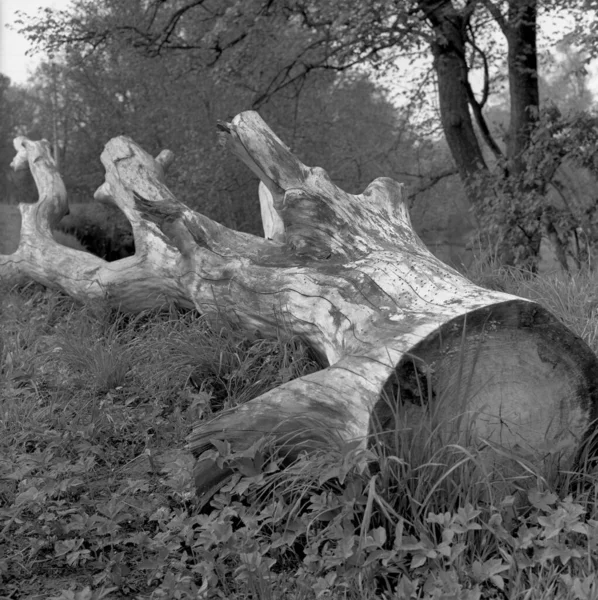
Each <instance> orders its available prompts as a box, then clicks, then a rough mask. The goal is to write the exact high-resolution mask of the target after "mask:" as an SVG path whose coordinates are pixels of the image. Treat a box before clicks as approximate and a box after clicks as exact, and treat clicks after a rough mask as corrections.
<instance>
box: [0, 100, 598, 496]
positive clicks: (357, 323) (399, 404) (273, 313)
mask: <svg viewBox="0 0 598 600" xmlns="http://www.w3.org/2000/svg"><path fill="white" fill-rule="evenodd" d="M220 128H221V130H222V132H223V135H224V137H225V138H226V140H227V143H228V145H229V147H230V148H231V150H232V151H233V152H234V153H235V154H236V155H237V156H238V157H239V158H240V159H241V160H243V161H244V162H245V163H246V164H247V166H248V167H249V168H250V169H252V171H253V172H254V173H255V174H256V175H258V177H259V178H260V180H261V182H262V184H263V185H262V190H261V193H260V202H261V203H262V210H263V214H266V215H269V217H268V218H267V224H266V232H265V233H266V238H269V239H261V238H257V237H255V236H252V235H248V234H244V233H239V232H236V231H232V230H229V229H227V228H225V227H223V226H221V225H219V224H218V223H215V222H213V221H211V220H210V219H208V218H206V217H205V216H203V215H201V214H199V213H196V212H193V211H192V210H190V209H189V208H187V207H186V206H185V205H183V204H182V203H180V202H178V201H177V200H176V199H175V198H174V197H173V195H172V194H171V193H170V191H169V190H168V188H167V187H166V186H165V184H164V173H163V169H164V167H165V166H167V164H168V163H169V162H170V160H171V158H172V157H171V155H170V154H168V153H167V152H163V153H162V154H161V155H160V156H159V157H158V158H157V159H155V160H154V159H153V158H152V157H151V156H149V155H148V154H147V153H145V152H144V151H143V150H142V149H141V148H140V147H139V146H137V145H136V144H135V143H134V142H133V141H132V140H130V139H128V138H125V137H119V138H115V139H113V140H111V141H110V142H109V143H108V144H107V146H106V148H105V150H104V152H103V154H102V162H103V164H104V166H105V168H106V181H105V183H104V184H103V185H102V186H101V187H100V188H99V190H98V191H97V192H96V198H97V199H100V200H107V199H110V200H112V201H114V202H116V204H117V205H118V206H119V207H120V208H121V209H122V210H123V212H124V213H125V215H126V216H127V217H128V218H129V220H130V221H131V225H132V228H133V232H134V236H135V248H136V253H135V255H134V256H132V257H128V258H125V259H122V260H119V261H114V262H111V263H107V262H105V261H103V260H101V259H99V258H97V257H95V256H92V255H90V254H87V253H83V252H78V251H74V250H70V249H68V248H64V247H62V246H60V245H59V244H57V243H56V242H55V241H54V240H53V238H52V236H51V227H52V224H55V223H56V222H57V221H58V220H59V219H60V218H61V216H62V215H63V214H64V212H65V211H66V210H67V202H66V194H65V189H64V186H63V184H62V181H61V178H60V175H59V174H58V172H57V170H56V168H55V165H54V162H53V159H52V157H51V153H50V148H49V145H48V144H47V142H30V141H28V140H25V139H23V138H19V139H18V140H17V141H16V146H17V148H18V154H17V157H16V159H15V161H14V165H15V166H16V167H19V166H23V165H24V164H25V163H28V164H29V168H30V169H31V171H32V173H33V175H34V178H35V181H36V183H37V185H38V188H39V190H40V198H39V200H38V202H37V203H36V204H33V205H29V206H27V205H21V207H20V209H21V213H22V230H21V240H20V243H19V247H18V248H17V250H16V251H15V252H14V253H13V254H11V255H4V256H0V276H2V277H8V276H11V275H14V274H26V275H27V276H30V277H33V278H34V279H36V280H38V281H41V282H42V283H44V284H47V285H52V286H54V287H58V288H60V289H62V290H64V291H66V292H67V293H69V294H71V295H72V296H75V297H77V298H80V299H86V298H103V299H105V300H106V301H108V302H110V303H111V304H112V305H114V306H117V307H119V308H121V309H123V310H129V311H137V310H141V309H143V308H148V307H150V306H159V305H161V304H164V303H168V302H176V303H178V304H183V305H185V306H194V307H196V308H197V309H198V310H199V311H201V312H202V313H213V314H220V315H222V314H224V315H227V316H228V317H229V318H230V319H232V320H233V321H234V322H235V323H237V324H238V325H239V326H241V327H243V328H245V329H246V330H249V331H255V330H259V331H260V332H261V334H262V335H276V334H277V332H278V331H279V330H280V329H281V328H283V329H285V330H286V331H288V332H289V333H291V334H295V335H299V336H301V337H302V338H303V339H304V340H305V341H306V342H307V343H308V344H310V345H311V346H312V347H313V348H314V350H315V351H316V352H318V354H319V355H320V357H321V358H322V360H323V362H324V363H325V364H326V365H327V367H326V368H325V369H323V370H322V371H319V372H317V373H314V374H311V375H308V376H305V377H302V378H300V379H296V380H294V381H291V382H289V383H287V384H285V385H282V386H280V387H279V388H277V389H276V390H273V391H270V392H268V393H266V394H264V395H262V396H260V397H259V398H256V399H254V400H252V401H250V402H248V403H247V404H245V405H243V406H240V407H237V408H236V409H235V410H232V411H229V412H226V413H223V414H221V415H219V416H218V417H217V418H215V419H214V420H212V421H209V422H207V423H199V424H198V425H197V427H196V428H195V430H194V432H193V434H192V435H191V436H190V438H189V446H190V448H191V449H192V450H193V452H194V453H195V454H196V456H198V457H199V461H198V464H197V468H196V484H197V488H198V491H199V493H200V494H203V495H204V496H206V495H209V494H210V493H211V492H212V491H213V490H214V489H215V487H217V486H218V485H219V484H220V483H221V482H222V481H223V480H225V479H226V477H227V476H228V475H229V474H230V471H229V470H228V468H227V467H226V465H223V464H222V463H221V462H219V461H218V460H215V459H214V456H213V454H212V453H210V452H209V451H210V450H211V449H213V448H214V445H215V444H216V445H218V440H224V441H227V442H228V443H229V444H230V445H231V448H232V449H233V450H234V451H242V450H244V449H247V448H248V447H250V446H251V445H252V444H253V443H254V442H256V441H257V440H259V439H260V438H261V437H262V436H264V435H267V436H271V437H272V438H273V443H274V444H275V445H278V446H282V447H284V448H285V449H286V450H287V451H288V452H289V453H290V454H294V453H296V452H298V451H300V450H301V449H304V448H313V447H314V446H317V445H318V444H324V445H325V444H328V443H330V439H331V437H333V436H337V437H338V438H339V439H342V440H345V441H349V440H357V441H358V442H359V443H361V444H367V443H369V442H370V441H371V440H372V439H373V436H374V434H376V433H377V432H380V431H382V432H393V431H394V432H396V431H404V432H407V434H406V435H415V434H414V433H413V432H416V431H421V427H422V423H428V424H429V426H430V427H431V428H434V429H440V430H442V431H446V434H447V437H446V439H447V443H449V442H450V440H451V439H454V440H456V441H460V442H461V443H464V442H463V440H464V439H465V438H466V437H468V439H469V440H470V442H471V440H474V441H473V442H472V443H478V444H482V445H483V444H486V445H487V446H500V447H501V448H506V449H507V451H508V452H522V453H524V454H525V455H526V457H527V458H529V459H530V460H532V461H534V462H535V463H537V464H542V463H544V462H546V461H547V460H550V461H552V462H555V461H556V463H557V465H558V466H561V467H564V468H571V467H572V466H574V465H575V464H576V461H579V459H580V456H581V454H580V452H581V450H580V448H582V447H583V445H584V444H583V441H584V440H586V439H589V438H588V436H589V435H590V433H591V430H592V426H591V424H592V422H593V421H594V419H595V418H596V416H598V415H597V400H598V391H597V390H598V359H597V358H596V357H595V356H594V354H593V353H592V352H591V351H590V349H589V348H588V347H587V346H586V345H585V343H584V342H583V341H582V340H581V339H579V338H578V337H576V336H575V335H574V334H572V333H571V332H570V331H569V330H568V329H567V328H566V327H565V326H564V325H562V324H561V323H559V322H558V321H557V320H556V319H555V318H554V317H553V316H551V315H550V314H549V313H548V312H547V311H546V310H545V309H543V308H542V307H541V306H539V305H537V304H535V303H533V302H531V301H528V300H524V299H522V298H517V297H514V296H511V295H508V294H503V293H499V292H493V291H489V290H485V289H483V288H480V287H478V286H476V285H474V284H473V283H471V282H470V281H468V280H467V279H465V278H464V277H463V276H461V275H460V274H459V273H457V272H456V271H454V270H453V269H451V268H450V267H448V266H446V265H444V264H443V263H441V262H440V261H439V260H438V259H436V258H435V257H434V256H433V255H432V254H431V253H430V252H429V251H428V250H427V249H426V248H425V246H424V245H423V243H422V242H421V240H420V239H419V238H418V236H417V235H416V234H415V233H414V231H413V229H412V227H411V223H410V219H409V214H408V212H407V209H406V206H405V203H404V201H403V191H402V186H401V185H400V184H398V183H397V182H395V181H393V180H391V179H388V178H381V179H376V180H375V181H374V182H372V183H371V184H370V185H369V186H368V187H367V189H366V190H365V191H364V192H363V193H362V194H359V195H352V194H347V193H345V192H343V191H342V190H340V189H339V188H338V187H336V186H335V185H334V184H333V183H332V181H331V180H330V179H329V177H328V176H327V174H326V172H325V171H323V170H322V169H319V168H309V167H307V166H305V165H304V164H302V163H301V162H300V161H299V160H298V159H297V158H296V157H295V156H294V155H293V154H291V152H290V151H289V150H288V148H287V147H286V146H285V145H284V144H283V143H282V142H281V141H280V140H279V139H278V138H277V137H276V136H275V135H274V133H272V131H271V130H270V129H269V128H268V127H267V125H266V124H265V123H264V122H263V121H262V120H261V119H260V117H259V116H258V115H257V114H256V113H253V112H247V113H241V114H240V115H238V116H237V117H235V118H234V119H233V121H232V122H231V123H228V124H221V125H220ZM409 432H411V434H409ZM451 436H453V437H451ZM475 440H477V442H475ZM416 441H417V440H416ZM419 441H420V442H422V443H424V442H425V440H419ZM555 448H558V452H556V451H555ZM206 452H207V454H205V453H206Z"/></svg>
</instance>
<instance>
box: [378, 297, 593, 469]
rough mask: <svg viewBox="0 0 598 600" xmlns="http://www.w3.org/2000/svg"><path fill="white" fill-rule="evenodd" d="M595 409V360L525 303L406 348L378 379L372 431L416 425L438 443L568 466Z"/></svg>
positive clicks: (413, 430)
mask: <svg viewBox="0 0 598 600" xmlns="http://www.w3.org/2000/svg"><path fill="white" fill-rule="evenodd" d="M597 404H598V359H597V358H596V356H595V355H594V354H593V353H592V352H591V350H590V349H589V348H588V347H587V346H586V344H584V343H583V341H582V340H580V339H579V338H578V337H577V336H575V335H574V334H573V333H571V331H569V330H568V329H567V328H566V327H565V326H564V325H562V324H561V323H560V322H559V321H557V320H556V319H555V318H554V317H553V316H552V315H551V314H550V313H549V312H548V311H546V310H545V309H543V308H542V307H540V306H538V305H536V304H534V303H531V302H526V301H523V300H513V301H509V302H505V303H503V304H498V305H493V306H490V307H487V308H484V309H479V310H477V311H474V312H472V313H469V314H468V315H466V316H465V317H459V318H458V319H455V320H453V321H452V322H449V323H447V324H446V325H444V326H443V327H441V328H440V329H439V330H438V331H437V332H435V333H434V334H432V335H430V336H428V337H427V338H426V339H424V340H423V341H422V342H421V343H420V344H418V345H417V346H416V347H415V348H413V349H412V350H411V351H410V352H409V353H408V354H407V355H406V356H405V357H404V358H403V359H402V360H401V361H400V363H399V365H398V366H397V369H396V370H395V372H394V373H393V374H392V375H391V377H390V378H389V379H388V381H387V382H386V384H385V386H384V388H383V393H382V394H381V396H380V399H379V401H378V402H377V404H376V407H375V408H374V411H373V418H372V423H373V424H376V427H375V429H380V427H381V428H382V430H385V431H387V432H388V431H395V432H396V431H397V429H398V430H402V431H404V432H406V434H407V435H408V437H409V438H410V439H413V438H414V437H417V436H418V432H419V439H420V442H422V443H423V444H425V443H426V442H427V439H426V436H425V435H423V436H422V435H421V433H422V427H424V426H425V430H426V431H427V432H428V433H430V435H431V432H432V431H435V432H437V433H440V434H441V435H442V436H443V439H444V440H446V443H463V442H464V440H467V442H468V444H471V443H472V440H473V443H474V444H475V443H478V444H480V443H481V444H488V445H490V446H491V447H494V448H500V449H501V451H506V452H507V453H509V454H510V455H512V456H518V457H521V458H522V459H523V460H528V461H530V462H531V463H532V464H535V465H537V466H541V465H545V464H546V463H547V461H548V462H550V463H551V464H556V465H558V467H559V468H567V467H571V465H572V464H573V462H574V460H575V459H576V456H577V453H578V452H579V448H580V443H581V442H582V441H583V439H584V438H585V437H586V436H587V435H588V433H589V431H590V429H591V425H592V423H593V422H594V421H595V419H596V417H597V416H598V415H597V414H596V412H597V411H596V406H597Z"/></svg>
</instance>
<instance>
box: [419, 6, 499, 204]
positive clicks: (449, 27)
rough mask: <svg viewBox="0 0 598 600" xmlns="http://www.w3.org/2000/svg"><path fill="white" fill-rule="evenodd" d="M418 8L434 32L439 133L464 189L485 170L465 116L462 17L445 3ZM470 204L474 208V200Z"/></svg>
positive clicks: (478, 146)
mask: <svg viewBox="0 0 598 600" xmlns="http://www.w3.org/2000/svg"><path fill="white" fill-rule="evenodd" d="M419 5H420V7H421V9H422V11H423V12H424V15H425V16H426V18H427V19H428V21H429V22H430V24H431V26H432V29H433V31H434V40H433V42H432V43H431V49H432V54H433V56H434V70H435V72H436V78H437V80H438V105H439V108H440V120H441V122H442V129H443V131H444V135H445V137H446V141H447V144H448V146H449V148H450V151H451V155H452V157H453V160H454V161H455V164H456V165H457V169H458V171H459V176H460V177H461V180H462V181H463V183H464V184H465V186H468V183H469V181H470V180H471V178H472V177H474V176H475V175H477V174H478V173H479V172H480V171H487V167H486V163H485V161H484V157H483V155H482V151H481V148H480V144H479V142H478V139H477V137H476V134H475V130H474V127H473V121H472V118H471V114H470V112H469V100H468V90H469V83H468V80H467V78H468V72H469V66H468V65H467V60H466V56H465V26H466V17H465V16H464V15H463V14H462V12H461V11H459V10H457V9H456V8H455V7H454V6H453V4H452V2H450V1H449V0H444V1H442V2H438V1H437V0H420V2H419ZM472 204H474V206H475V204H477V198H476V197H473V198H472Z"/></svg>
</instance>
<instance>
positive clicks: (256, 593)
mask: <svg viewBox="0 0 598 600" xmlns="http://www.w3.org/2000/svg"><path fill="white" fill-rule="evenodd" d="M494 277H495V280H494V283H495V284H496V287H501V288H502V289H504V290H505V291H508V292H511V293H516V294H519V295H524V296H529V297H531V298H533V299H535V300H538V301H539V302H541V303H543V304H545V305H546V306H547V307H548V308H549V309H550V310H551V311H553V312H554V313H555V314H556V315H557V316H558V317H559V318H561V319H562V320H563V321H564V322H565V323H566V324H567V325H568V326H569V327H571V328H572V329H573V330H574V331H576V332H577V333H578V334H580V335H581V336H582V337H584V339H586V341H587V342H588V343H589V344H590V345H591V346H592V347H593V349H594V350H596V349H597V347H596V346H597V344H598V341H597V340H596V327H597V325H596V322H597V319H596V318H595V314H594V312H595V307H594V305H593V304H592V302H593V300H592V291H591V278H590V276H585V278H584V276H583V275H579V276H576V277H575V278H573V279H571V280H565V279H560V278H558V277H556V276H555V277H554V278H548V277H547V278H535V279H534V278H531V277H529V276H527V275H525V274H519V273H515V272H506V271H505V272H500V273H498V274H496V273H495V274H494ZM567 282H568V283H567ZM483 283H485V284H486V285H487V284H488V282H487V281H484V282H483ZM0 365H1V372H0V436H1V437H0V536H1V537H0V598H10V599H13V600H17V599H34V598H35V599H42V598H43V599H46V598H54V599H60V600H99V599H101V598H109V599H113V598H114V599H116V598H138V599H148V600H149V599H156V600H157V599H183V600H184V599H192V598H193V599H199V598H201V599H206V600H208V599H212V598H233V599H249V598H252V599H254V598H255V599H258V598H259V599H262V598H263V599H283V600H284V599H289V600H291V599H292V600H296V599H301V600H302V599H314V598H318V599H319V598H335V599H336V598H338V599H340V598H342V599H362V598H364V599H374V598H380V599H383V598H388V599H390V598H401V599H402V598H421V599H435V598H438V599H440V598H446V599H449V598H455V599H463V600H476V599H485V598H488V599H490V598H509V599H510V598H514V599H516V598H521V599H522V600H523V599H526V600H528V599H529V600H534V599H540V598H543V599H548V598H559V599H564V600H569V599H570V600H580V599H584V600H589V599H591V598H596V597H598V584H597V583H596V577H595V575H594V573H595V571H596V568H597V567H598V565H597V564H596V563H597V558H598V547H597V546H598V513H597V501H598V498H597V495H598V488H597V487H596V483H595V481H594V480H593V479H592V478H588V479H587V480H586V481H584V482H582V485H577V487H576V486H574V485H572V484H571V482H570V481H567V480H566V478H563V477H561V478H555V477H553V476H552V474H547V473H542V472H540V471H538V470H534V468H533V467H531V466H530V465H528V464H524V463H523V462H522V463H521V465H520V466H521V469H520V470H519V475H518V476H517V478H516V479H515V480H508V481H507V479H506V476H505V474H504V472H503V471H501V469H500V464H501V461H500V460H498V459H496V458H497V457H495V456H494V455H493V454H492V452H493V449H492V448H489V447H475V445H468V444H466V443H462V440H457V441H455V442H454V443H450V444H448V445H447V444H446V441H445V440H443V439H441V438H440V437H438V436H436V434H435V432H434V431H432V432H430V431H426V432H425V436H426V437H425V443H423V444H422V443H419V444H409V443H406V442H405V438H404V437H403V436H402V435H401V433H400V432H397V433H396V435H391V436H386V437H385V443H380V442H381V440H378V439H376V438H375V437H374V438H372V440H370V442H371V443H370V444H369V446H368V448H363V447H361V446H358V445H355V444H350V443H343V442H341V441H339V440H338V437H337V436H335V435H333V432H330V436H329V437H330V440H331V442H330V448H329V449H327V450H326V451H322V450H320V451H318V452H315V453H312V454H310V455H309V456H308V455H306V454H303V455H301V456H299V458H298V459H296V460H295V461H294V462H293V463H292V464H288V462H287V460H286V457H285V456H282V455H278V454H277V453H276V452H275V451H273V450H272V448H271V446H270V444H269V440H268V439H263V440H261V441H259V442H258V443H256V444H254V445H253V446H252V447H251V448H249V449H248V450H245V451H244V452H242V453H237V454H235V453H234V452H232V451H231V450H230V448H229V447H227V445H226V444H222V445H221V446H220V447H219V448H218V452H217V454H218V456H217V460H219V461H220V462H221V463H222V464H223V465H228V466H232V467H233V470H234V471H235V473H234V475H233V477H232V479H231V480H230V481H229V482H228V483H227V484H226V485H225V486H224V487H222V488H221V489H220V490H219V492H218V493H217V494H216V495H215V496H214V498H213V499H212V501H211V504H210V505H208V506H204V507H201V506H200V505H199V504H198V501H197V500H196V497H195V494H194V490H193V473H192V471H193V464H194V459H193V457H192V456H190V454H189V453H188V452H187V451H186V450H185V438H186V436H187V435H188V434H189V432H190V431H191V428H192V427H193V426H194V425H196V424H197V423H198V422H200V421H201V420H205V419H210V418H212V417H213V415H215V414H217V413H218V412H219V411H221V410H223V409H226V408H230V407H232V406H235V405H237V404H239V403H242V402H246V401H247V400H249V399H251V398H253V397H256V396H258V395H260V394H262V393H264V392H265V391H267V390H269V389H272V388H274V387H277V386H279V385H280V384H281V383H285V382H286V381H289V380H291V379H293V378H295V377H299V376H302V375H305V374H307V373H310V372H313V371H315V370H317V369H319V368H320V365H319V364H318V363H317V361H316V360H315V358H314V357H313V356H312V354H311V353H310V351H309V349H307V348H306V347H305V346H304V345H303V344H302V343H301V342H300V341H299V340H297V339H296V338H289V337H288V336H285V335H284V331H282V332H281V334H280V337H279V339H277V340H270V341H265V340H261V339H253V340H251V339H247V337H245V336H243V335H241V333H240V332H238V331H236V330H235V329H234V328H233V327H231V326H230V325H227V324H223V323H222V324H214V323H209V322H207V321H206V320H204V319H203V318H202V317H200V316H198V315H197V314H195V313H193V312H186V313H179V312H176V311H174V310H173V311H172V312H171V313H170V314H157V313H156V314H152V313H145V314H142V315H138V316H136V317H125V316H122V315H118V314H115V313H113V312H112V311H110V310H108V309H106V308H105V307H104V306H102V305H99V304H98V305H96V304H93V303H92V304H90V305H87V306H85V307H82V306H80V305H77V304H75V303H74V302H73V301H71V300H70V299H69V298H66V297H64V296H62V295H60V294H58V293H56V292H52V291H48V290H45V289H43V288H41V287H38V286H35V285H29V286H26V287H24V288H20V289H14V290H9V289H3V290H1V291H0ZM419 434H420V435H419V439H420V441H421V438H423V436H424V432H423V431H422V432H419ZM414 438H415V439H418V432H415V434H414V435H412V437H411V438H410V439H414ZM389 440H390V442H389ZM499 458H500V457H499ZM503 458H504V457H503ZM495 459H496V460H495ZM503 462H504V461H503Z"/></svg>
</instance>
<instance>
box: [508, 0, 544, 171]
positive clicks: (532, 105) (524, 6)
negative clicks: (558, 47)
mask: <svg viewBox="0 0 598 600" xmlns="http://www.w3.org/2000/svg"><path fill="white" fill-rule="evenodd" d="M536 18H537V0H510V2H509V10H508V22H507V26H506V36H507V43H508V56H507V65H508V70H509V98H510V104H511V110H510V113H511V121H510V124H509V137H508V144H507V157H508V160H509V173H510V174H511V175H516V176H517V175H521V174H522V173H523V172H524V171H525V162H524V159H523V153H524V152H525V150H526V149H527V147H528V145H529V142H530V136H531V133H532V130H533V128H534V126H535V125H536V123H537V122H538V117H539V109H540V93H539V87H538V56H537V48H536Z"/></svg>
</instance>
